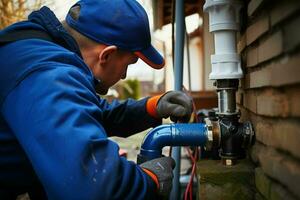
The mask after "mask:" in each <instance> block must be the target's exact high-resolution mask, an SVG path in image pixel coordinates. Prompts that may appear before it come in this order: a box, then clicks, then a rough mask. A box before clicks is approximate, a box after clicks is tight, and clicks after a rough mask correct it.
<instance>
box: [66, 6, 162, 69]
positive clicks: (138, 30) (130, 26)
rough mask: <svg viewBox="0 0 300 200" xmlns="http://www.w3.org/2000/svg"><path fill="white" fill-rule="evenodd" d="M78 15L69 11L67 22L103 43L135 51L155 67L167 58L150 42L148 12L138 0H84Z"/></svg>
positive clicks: (160, 66) (158, 67)
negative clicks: (73, 15)
mask: <svg viewBox="0 0 300 200" xmlns="http://www.w3.org/2000/svg"><path fill="white" fill-rule="evenodd" d="M76 5H77V6H80V13H79V17H78V19H73V18H72V17H71V16H70V14H67V16H66V22H67V23H68V25H69V26H71V27H72V28H73V29H75V30H76V31H78V32H79V33H81V34H83V35H85V36H86V37H88V38H90V39H92V40H94V41H96V42H98V43H102V44H106V45H115V46H117V47H118V48H120V49H123V50H128V51H131V52H134V54H136V55H137V56H138V57H139V58H141V59H142V60H143V61H144V62H145V63H147V64H148V65H150V66H151V67H152V68H154V69H160V68H162V67H163V66H164V64H165V61H164V58H163V57H162V56H161V55H160V54H159V52H158V51H157V50H156V49H155V48H154V47H153V46H152V44H151V35H150V29H149V21H148V16H147V14H146V11H145V10H144V8H143V7H142V6H141V5H140V4H139V3H138V2H137V1H136V0H81V1H78V2H77V3H76V4H75V5H74V6H76Z"/></svg>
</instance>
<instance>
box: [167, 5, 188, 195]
mask: <svg viewBox="0 0 300 200" xmlns="http://www.w3.org/2000/svg"><path fill="white" fill-rule="evenodd" d="M175 20H176V21H175V24H176V30H175V31H176V40H175V41H176V42H175V67H174V73H175V74H174V76H175V78H174V81H175V90H177V91H180V90H181V89H182V82H183V81H182V80H183V53H184V35H185V23H184V20H185V18H184V0H175ZM172 157H173V158H174V160H175V162H176V167H175V169H174V171H173V173H174V178H173V187H172V191H171V194H170V199H171V200H177V199H179V196H180V193H179V191H180V190H179V187H180V185H179V178H180V158H181V148H180V147H175V148H173V149H172Z"/></svg>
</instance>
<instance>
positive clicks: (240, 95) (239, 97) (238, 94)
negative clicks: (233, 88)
mask: <svg viewBox="0 0 300 200" xmlns="http://www.w3.org/2000/svg"><path fill="white" fill-rule="evenodd" d="M243 99H244V94H243V91H241V90H238V91H237V92H236V103H237V104H239V105H243Z"/></svg>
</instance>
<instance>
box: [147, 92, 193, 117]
mask: <svg viewBox="0 0 300 200" xmlns="http://www.w3.org/2000/svg"><path fill="white" fill-rule="evenodd" d="M147 112H148V113H149V114H150V115H151V116H153V117H159V118H168V117H170V118H171V120H172V121H174V122H176V121H178V120H179V121H182V122H188V121H189V119H190V117H191V114H192V112H193V103H192V98H191V97H189V96H188V95H187V94H185V93H184V92H181V91H170V92H167V93H165V94H163V95H162V96H154V97H151V98H150V99H149V100H148V102H147Z"/></svg>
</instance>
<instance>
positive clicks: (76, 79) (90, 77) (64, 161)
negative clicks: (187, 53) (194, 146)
mask: <svg viewBox="0 0 300 200" xmlns="http://www.w3.org/2000/svg"><path fill="white" fill-rule="evenodd" d="M138 58H141V59H142V60H143V61H145V62H146V63H147V64H149V65H150V66H151V67H153V68H155V69H159V68H162V67H163V65H164V60H163V58H162V57H161V56H160V55H159V53H158V52H157V51H156V50H155V49H154V48H153V47H152V45H151V38H150V32H149V24H148V18H147V15H146V12H145V11H144V9H143V8H142V7H141V6H140V5H139V4H138V3H137V2H136V1H135V0H82V1H79V2H78V3H76V4H75V5H74V6H73V7H72V8H71V9H70V11H69V13H68V15H67V17H66V21H65V22H63V23H60V22H59V21H58V20H57V18H56V17H55V15H54V14H53V13H52V11H50V10H49V9H48V8H47V7H43V8H42V9H41V10H39V11H35V12H33V13H31V14H30V15H29V17H28V21H24V22H20V23H16V24H13V25H11V26H9V27H7V28H6V29H4V30H2V31H0V59H1V61H0V81H1V82H0V106H1V107H0V108H1V113H0V143H1V145H0V197H1V199H15V198H16V196H17V195H19V194H21V193H24V192H28V193H29V195H30V197H31V199H72V200H73V199H84V200H86V199H155V198H157V197H158V196H168V194H169V192H170V190H171V186H172V185H171V183H172V168H173V167H174V163H173V162H174V161H173V160H172V159H171V158H168V157H164V158H158V159H155V160H152V161H148V162H146V163H144V164H142V165H141V166H138V165H136V164H134V163H133V162H129V161H127V160H126V159H125V158H122V157H120V156H119V155H118V149H119V147H118V145H117V144H116V143H114V142H113V141H111V140H109V139H108V138H107V136H113V135H115V136H121V137H127V136H129V135H132V134H134V133H137V132H139V131H142V130H145V129H147V128H149V127H154V126H157V125H160V124H161V119H162V118H166V117H171V119H173V120H180V121H187V120H188V119H189V117H190V115H191V112H192V104H191V100H190V98H189V97H188V96H186V95H185V94H183V93H181V92H168V93H166V94H164V95H162V96H156V97H151V98H145V99H142V100H140V101H134V100H127V101H126V102H124V103H119V102H116V101H115V102H113V103H112V104H108V103H107V102H106V101H105V100H103V99H101V98H99V97H98V96H97V94H96V91H95V88H96V87H97V89H98V91H99V92H100V93H101V94H105V93H106V92H107V90H108V88H109V87H111V86H112V85H114V84H115V83H116V82H117V81H119V80H120V79H123V78H125V77H126V71H127V66H128V65H130V64H132V63H135V62H136V61H137V60H138Z"/></svg>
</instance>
